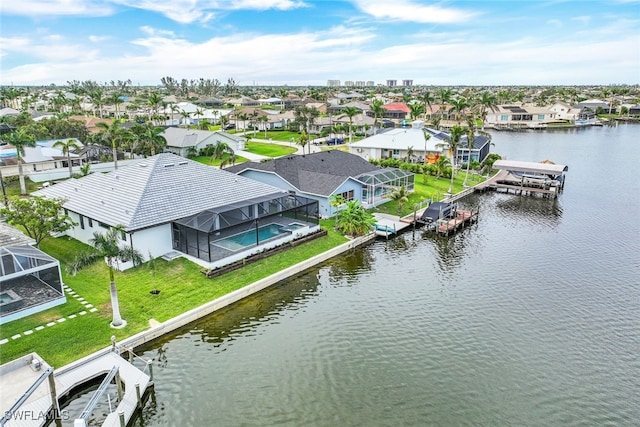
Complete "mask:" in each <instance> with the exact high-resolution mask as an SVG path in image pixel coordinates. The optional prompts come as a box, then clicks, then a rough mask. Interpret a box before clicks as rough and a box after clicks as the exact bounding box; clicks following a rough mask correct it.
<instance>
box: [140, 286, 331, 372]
mask: <svg viewBox="0 0 640 427" xmlns="http://www.w3.org/2000/svg"><path fill="white" fill-rule="evenodd" d="M319 284H320V282H319V280H318V277H317V276H314V275H309V274H307V275H304V276H301V277H298V278H296V279H295V280H291V282H290V283H289V284H288V286H274V287H271V288H268V289H266V290H264V291H263V292H260V293H258V294H256V295H253V296H251V297H248V298H246V299H244V300H242V301H240V302H238V303H236V304H233V305H231V306H229V307H227V308H225V309H223V310H220V311H218V312H216V313H214V314H212V315H211V316H208V317H205V318H202V319H200V320H199V321H198V322H197V323H195V324H194V325H193V326H191V327H190V329H189V331H187V332H185V331H184V330H183V331H181V332H179V333H174V334H170V335H167V336H165V337H163V338H161V339H159V340H157V341H154V342H152V343H150V344H148V345H146V346H145V347H143V348H142V349H141V352H142V353H143V354H145V356H144V357H145V358H153V359H154V360H155V361H157V364H158V365H159V366H160V367H166V366H167V364H168V360H169V358H168V357H167V354H166V353H167V351H168V349H167V348H166V347H165V346H166V344H167V343H169V342H171V341H173V340H175V339H177V338H181V337H185V336H187V337H197V340H198V341H200V342H203V343H208V344H212V348H214V349H216V352H219V351H224V350H225V347H226V346H228V345H229V344H230V343H231V342H232V341H234V340H235V339H236V337H237V336H240V335H245V336H246V335H248V336H250V335H252V334H255V333H256V330H257V328H258V327H259V326H260V325H261V324H263V323H264V322H267V321H276V319H277V318H278V317H280V316H282V315H283V314H284V312H285V311H287V312H291V311H295V310H297V309H298V308H299V307H300V306H303V305H304V304H305V303H306V301H307V300H308V299H310V298H313V297H314V296H316V295H317V294H318V286H319ZM150 347H151V348H153V350H147V349H148V348H150ZM146 351H149V352H148V353H145V352H146Z"/></svg>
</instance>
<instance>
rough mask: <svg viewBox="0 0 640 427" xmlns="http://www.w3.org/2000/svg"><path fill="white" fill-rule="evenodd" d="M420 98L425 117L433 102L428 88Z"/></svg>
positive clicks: (428, 114) (428, 113) (429, 112)
mask: <svg viewBox="0 0 640 427" xmlns="http://www.w3.org/2000/svg"><path fill="white" fill-rule="evenodd" d="M420 100H421V101H422V105H423V106H424V116H425V119H426V118H427V116H430V115H431V105H432V104H433V103H434V102H435V99H434V98H433V95H432V94H431V92H429V91H428V90H427V91H425V92H424V93H423V94H422V96H420Z"/></svg>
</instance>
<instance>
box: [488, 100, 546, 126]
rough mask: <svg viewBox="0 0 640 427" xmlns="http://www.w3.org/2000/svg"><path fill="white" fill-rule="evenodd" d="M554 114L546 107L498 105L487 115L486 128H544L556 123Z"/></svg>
mask: <svg viewBox="0 0 640 427" xmlns="http://www.w3.org/2000/svg"><path fill="white" fill-rule="evenodd" d="M556 114H557V113H556V112H555V111H552V110H550V109H549V108H547V107H535V106H529V105H500V106H498V107H497V108H495V109H493V110H489V111H488V113H487V119H486V121H485V124H486V125H487V126H491V127H495V128H498V129H501V128H515V129H527V128H529V129H536V128H545V127H547V125H548V124H549V123H554V122H557V117H556Z"/></svg>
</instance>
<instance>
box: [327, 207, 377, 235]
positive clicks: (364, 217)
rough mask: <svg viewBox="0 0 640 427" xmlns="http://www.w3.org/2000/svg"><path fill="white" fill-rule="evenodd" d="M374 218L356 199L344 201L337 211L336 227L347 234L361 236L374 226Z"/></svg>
mask: <svg viewBox="0 0 640 427" xmlns="http://www.w3.org/2000/svg"><path fill="white" fill-rule="evenodd" d="M375 224H376V219H375V218H374V217H373V215H372V214H371V212H369V211H368V210H366V209H365V208H364V207H362V205H361V204H360V202H358V201H357V200H351V201H348V202H347V203H346V207H345V208H344V209H342V210H340V211H338V213H337V224H336V228H337V229H338V230H340V231H341V232H342V233H344V234H346V235H348V236H363V235H365V234H367V233H369V232H370V231H371V229H372V228H373V227H374V226H375Z"/></svg>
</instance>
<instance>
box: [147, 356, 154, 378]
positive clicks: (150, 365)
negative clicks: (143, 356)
mask: <svg viewBox="0 0 640 427" xmlns="http://www.w3.org/2000/svg"><path fill="white" fill-rule="evenodd" d="M147 364H148V365H149V378H150V379H151V381H153V359H151V360H149V361H148V362H147Z"/></svg>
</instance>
